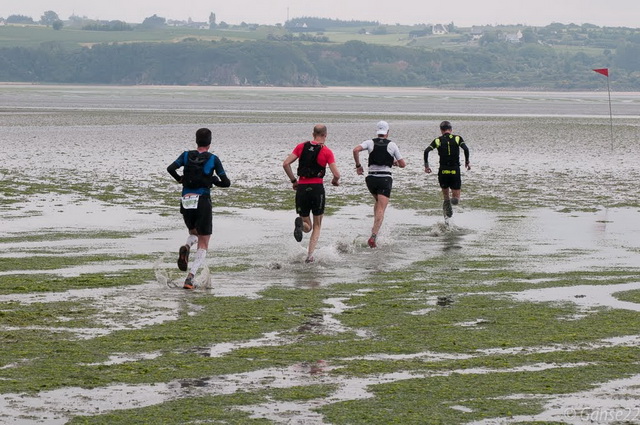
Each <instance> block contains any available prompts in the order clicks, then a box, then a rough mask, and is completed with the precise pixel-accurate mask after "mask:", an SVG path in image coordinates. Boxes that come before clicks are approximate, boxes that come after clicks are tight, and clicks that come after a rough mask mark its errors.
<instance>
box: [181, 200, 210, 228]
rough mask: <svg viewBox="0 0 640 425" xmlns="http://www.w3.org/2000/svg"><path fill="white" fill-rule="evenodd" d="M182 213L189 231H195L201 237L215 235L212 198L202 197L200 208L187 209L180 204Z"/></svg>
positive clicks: (199, 201)
mask: <svg viewBox="0 0 640 425" xmlns="http://www.w3.org/2000/svg"><path fill="white" fill-rule="evenodd" d="M180 212H181V213H182V218H183V219H184V224H186V225H187V229H189V230H193V229H195V230H196V231H197V232H198V234H199V235H203V236H206V235H210V234H211V233H213V212H212V206H211V196H209V195H200V198H199V199H198V208H195V209H189V210H187V209H185V208H184V207H183V206H182V203H181V204H180Z"/></svg>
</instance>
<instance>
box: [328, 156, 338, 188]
mask: <svg viewBox="0 0 640 425" xmlns="http://www.w3.org/2000/svg"><path fill="white" fill-rule="evenodd" d="M329 170H331V174H333V179H331V184H332V185H334V186H339V185H340V183H339V182H338V181H339V180H340V171H338V166H337V165H336V163H335V162H332V163H331V164H329Z"/></svg>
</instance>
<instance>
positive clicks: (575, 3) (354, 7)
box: [0, 0, 640, 28]
mask: <svg viewBox="0 0 640 425" xmlns="http://www.w3.org/2000/svg"><path fill="white" fill-rule="evenodd" d="M46 10H53V11H54V12H56V13H57V14H58V15H59V16H60V17H61V18H62V19H66V18H68V17H69V16H70V15H71V14H76V15H78V16H87V17H88V18H91V19H104V20H114V19H119V20H123V21H126V22H129V23H136V22H142V20H143V19H144V18H146V17H148V16H151V15H153V14H157V15H158V16H161V17H163V18H167V19H178V20H187V19H188V18H191V19H193V20H194V21H207V20H208V18H209V14H210V13H211V12H214V13H215V14H216V18H217V22H221V21H225V22H227V23H229V24H239V23H241V22H243V21H244V22H247V23H258V24H275V23H284V21H286V19H287V17H290V18H294V17H301V16H318V17H324V18H333V19H343V20H352V19H354V20H369V21H379V22H380V23H383V24H395V23H401V24H418V23H449V22H453V23H455V24H456V25H457V26H471V25H486V24H491V25H497V24H525V25H533V26H545V25H548V24H550V23H552V22H560V23H564V24H569V23H575V24H584V23H591V24H595V25H598V26H627V27H634V28H637V27H640V1H638V0H606V1H604V0H526V1H517V0H511V1H505V0H484V1H482V0H448V1H441V0H439V1H435V0H395V1H382V0H380V1H375V2H374V1H371V0H262V1H260V0H23V1H12V0H1V1H0V17H4V18H6V17H7V16H9V15H14V14H15V15H26V16H31V17H32V18H33V19H34V20H39V19H40V16H42V13H43V12H44V11H46Z"/></svg>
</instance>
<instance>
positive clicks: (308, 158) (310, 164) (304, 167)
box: [298, 142, 327, 178]
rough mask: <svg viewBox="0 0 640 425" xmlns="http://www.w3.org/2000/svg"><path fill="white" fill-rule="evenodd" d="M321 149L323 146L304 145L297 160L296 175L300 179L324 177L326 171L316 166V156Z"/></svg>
mask: <svg viewBox="0 0 640 425" xmlns="http://www.w3.org/2000/svg"><path fill="white" fill-rule="evenodd" d="M322 148H323V145H314V144H313V143H311V142H306V143H305V144H304V147H303V148H302V153H301V154H300V159H299V160H298V175H299V176H300V177H308V178H314V177H324V175H325V173H326V172H327V169H326V167H321V166H320V164H318V155H319V154H320V151H321V150H322Z"/></svg>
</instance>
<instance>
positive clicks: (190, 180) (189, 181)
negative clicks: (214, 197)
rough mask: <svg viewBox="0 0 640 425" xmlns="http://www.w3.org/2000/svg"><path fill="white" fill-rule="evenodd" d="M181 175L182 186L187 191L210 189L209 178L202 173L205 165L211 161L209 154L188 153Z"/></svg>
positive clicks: (186, 153) (210, 154)
mask: <svg viewBox="0 0 640 425" xmlns="http://www.w3.org/2000/svg"><path fill="white" fill-rule="evenodd" d="M185 156H186V160H185V165H184V173H183V175H182V186H184V187H187V188H189V189H200V188H203V187H211V180H212V179H211V176H208V175H206V174H205V173H204V166H205V164H206V163H207V162H208V161H209V160H210V159H211V157H212V156H213V154H212V153H211V152H198V151H188V152H185Z"/></svg>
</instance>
